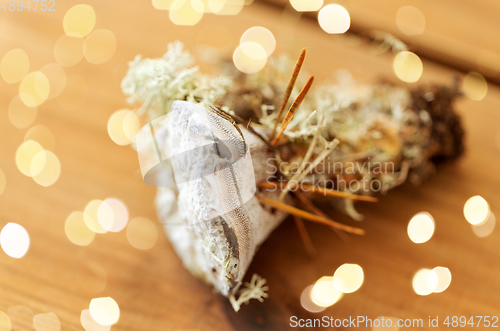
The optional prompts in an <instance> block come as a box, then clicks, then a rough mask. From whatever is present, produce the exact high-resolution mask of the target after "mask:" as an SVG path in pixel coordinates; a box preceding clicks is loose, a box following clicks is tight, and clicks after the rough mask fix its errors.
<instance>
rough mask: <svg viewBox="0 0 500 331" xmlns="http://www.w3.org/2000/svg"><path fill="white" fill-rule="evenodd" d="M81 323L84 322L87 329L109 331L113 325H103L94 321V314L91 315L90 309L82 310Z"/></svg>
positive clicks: (89, 330) (90, 330) (86, 330)
mask: <svg viewBox="0 0 500 331" xmlns="http://www.w3.org/2000/svg"><path fill="white" fill-rule="evenodd" d="M80 323H82V326H83V328H84V329H85V331H109V330H111V325H101V324H99V323H97V322H96V321H94V319H93V318H92V316H90V311H89V310H88V309H85V310H82V314H81V315H80Z"/></svg>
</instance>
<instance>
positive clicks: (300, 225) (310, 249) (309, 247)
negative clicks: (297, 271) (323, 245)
mask: <svg viewBox="0 0 500 331" xmlns="http://www.w3.org/2000/svg"><path fill="white" fill-rule="evenodd" d="M293 220H294V221H295V225H296V226H297V230H299V235H300V239H302V243H303V244H304V247H305V249H306V251H307V254H309V256H314V255H316V249H315V248H314V245H313V243H312V240H311V237H309V234H308V233H307V229H306V226H305V225H304V222H303V221H302V219H301V218H299V217H297V216H295V215H293Z"/></svg>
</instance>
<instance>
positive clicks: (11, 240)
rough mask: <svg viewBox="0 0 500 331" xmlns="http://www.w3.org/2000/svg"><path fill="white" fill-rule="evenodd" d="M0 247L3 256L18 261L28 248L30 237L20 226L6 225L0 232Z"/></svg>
mask: <svg viewBox="0 0 500 331" xmlns="http://www.w3.org/2000/svg"><path fill="white" fill-rule="evenodd" d="M0 245H1V246H2V249H3V251H4V252H5V254H7V255H8V256H10V257H13V258H16V259H20V258H22V257H23V256H24V255H25V254H26V252H27V251H28V249H29V247H30V236H29V235H28V231H26V229H24V228H23V227H22V226H21V225H19V224H17V223H7V224H6V225H5V226H4V227H3V229H2V232H0Z"/></svg>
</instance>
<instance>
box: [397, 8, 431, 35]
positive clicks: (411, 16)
mask: <svg viewBox="0 0 500 331" xmlns="http://www.w3.org/2000/svg"><path fill="white" fill-rule="evenodd" d="M396 25H397V26H398V28H399V30H401V32H403V33H404V34H405V35H407V36H416V35H419V34H422V33H424V30H425V16H424V14H423V13H422V12H421V11H420V10H419V9H418V8H416V7H413V6H403V7H401V8H399V9H398V11H397V13H396Z"/></svg>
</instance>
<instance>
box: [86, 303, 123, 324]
mask: <svg viewBox="0 0 500 331" xmlns="http://www.w3.org/2000/svg"><path fill="white" fill-rule="evenodd" d="M89 311H90V316H92V318H93V319H94V321H96V322H97V323H99V324H101V325H113V324H115V323H116V322H118V319H119V318H120V307H118V304H117V303H116V301H115V300H113V298H111V297H104V298H96V299H92V300H91V301H90V307H89Z"/></svg>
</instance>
